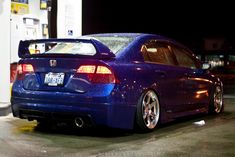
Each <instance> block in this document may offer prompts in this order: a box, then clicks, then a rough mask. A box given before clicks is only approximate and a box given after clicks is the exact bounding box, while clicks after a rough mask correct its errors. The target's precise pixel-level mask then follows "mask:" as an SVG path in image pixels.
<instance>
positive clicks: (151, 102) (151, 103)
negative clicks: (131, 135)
mask: <svg viewBox="0 0 235 157" xmlns="http://www.w3.org/2000/svg"><path fill="white" fill-rule="evenodd" d="M142 115H143V121H144V123H145V126H146V127H147V128H148V129H153V128H155V126H156V125H157V123H158V120H159V115H160V107H159V101H158V98H157V95H156V94H155V92H154V91H151V90H149V91H148V92H146V94H145V95H144V97H143V101H142Z"/></svg>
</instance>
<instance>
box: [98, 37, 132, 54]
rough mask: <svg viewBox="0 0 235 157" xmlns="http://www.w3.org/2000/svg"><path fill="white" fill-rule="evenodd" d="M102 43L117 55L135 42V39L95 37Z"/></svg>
mask: <svg viewBox="0 0 235 157" xmlns="http://www.w3.org/2000/svg"><path fill="white" fill-rule="evenodd" d="M94 37H95V38H96V39H98V40H99V41H100V42H102V43H103V44H105V45H106V46H107V47H108V48H109V49H110V50H111V51H112V52H113V53H114V54H117V53H118V52H120V51H121V50H123V49H124V48H125V47H127V46H128V44H129V43H130V42H131V41H133V40H134V38H133V37H123V36H94Z"/></svg>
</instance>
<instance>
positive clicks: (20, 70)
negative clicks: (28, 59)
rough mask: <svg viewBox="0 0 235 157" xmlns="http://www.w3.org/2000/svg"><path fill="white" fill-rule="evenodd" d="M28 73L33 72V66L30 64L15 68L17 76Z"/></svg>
mask: <svg viewBox="0 0 235 157" xmlns="http://www.w3.org/2000/svg"><path fill="white" fill-rule="evenodd" d="M30 72H34V69H33V66H32V65H31V64H19V65H18V66H17V73H18V74H23V73H30Z"/></svg>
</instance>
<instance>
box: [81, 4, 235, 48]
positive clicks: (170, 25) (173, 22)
mask: <svg viewBox="0 0 235 157" xmlns="http://www.w3.org/2000/svg"><path fill="white" fill-rule="evenodd" d="M82 3H83V13H82V14H83V26H82V27H83V28H82V29H83V30H82V31H83V34H90V33H108V32H138V33H139V32H142V33H154V34H160V35H164V36H167V37H170V38H173V39H176V40H177V41H180V42H181V43H183V44H184V45H186V46H188V47H190V48H192V49H193V50H196V51H201V47H202V41H203V38H205V37H225V38H226V39H228V41H229V44H231V43H233V41H234V37H235V24H234V20H235V8H234V5H232V4H230V3H222V2H215V1H207V2H206V3H205V2H201V3H199V2H193V1H188V2H183V1H181V2H180V3H179V2H174V1H158V0H155V1H154V0H146V1H140V2H139V1H127V0H126V1H121V0H119V1H116V0H109V1H108V0H101V1H95V0H94V1H91V0H84V1H83V2H82Z"/></svg>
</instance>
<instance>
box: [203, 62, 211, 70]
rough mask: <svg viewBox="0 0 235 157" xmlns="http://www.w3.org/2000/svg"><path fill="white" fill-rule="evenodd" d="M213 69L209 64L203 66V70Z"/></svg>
mask: <svg viewBox="0 0 235 157" xmlns="http://www.w3.org/2000/svg"><path fill="white" fill-rule="evenodd" d="M210 68H211V65H210V64H209V63H203V64H202V69H203V70H208V69H210Z"/></svg>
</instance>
